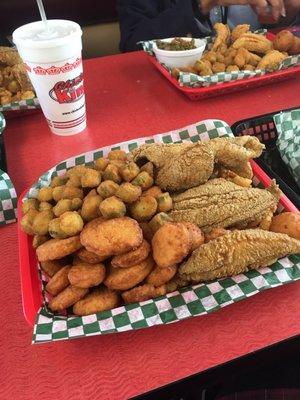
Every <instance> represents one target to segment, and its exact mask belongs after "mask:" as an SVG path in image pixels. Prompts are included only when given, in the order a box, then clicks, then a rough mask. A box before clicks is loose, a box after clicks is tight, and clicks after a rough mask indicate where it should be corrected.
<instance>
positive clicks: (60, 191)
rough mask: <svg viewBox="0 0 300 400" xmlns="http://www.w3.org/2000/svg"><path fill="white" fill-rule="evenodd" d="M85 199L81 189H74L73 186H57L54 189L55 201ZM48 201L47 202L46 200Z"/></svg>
mask: <svg viewBox="0 0 300 400" xmlns="http://www.w3.org/2000/svg"><path fill="white" fill-rule="evenodd" d="M75 198H79V199H82V198H83V191H82V189H79V188H78V187H73V186H70V187H68V186H66V185H64V186H57V187H55V188H53V199H54V200H55V201H59V200H61V199H75ZM45 201H46V200H45Z"/></svg>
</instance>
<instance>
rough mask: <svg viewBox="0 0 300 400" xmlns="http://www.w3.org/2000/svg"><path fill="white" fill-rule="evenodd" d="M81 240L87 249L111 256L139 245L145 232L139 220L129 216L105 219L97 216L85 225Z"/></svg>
mask: <svg viewBox="0 0 300 400" xmlns="http://www.w3.org/2000/svg"><path fill="white" fill-rule="evenodd" d="M80 240H81V244H82V245H83V246H84V247H85V248H86V249H87V250H89V251H91V252H93V253H95V254H98V255H100V256H107V257H110V256H113V255H118V254H123V253H126V252H128V251H130V250H133V249H136V248H137V247H139V246H140V245H141V243H142V241H143V233H142V230H141V228H140V227H139V224H138V223H137V221H135V220H134V219H132V218H129V217H121V218H113V219H109V220H105V221H103V219H100V220H99V219H98V218H96V219H94V220H93V221H91V222H89V223H88V224H86V225H85V227H84V228H83V230H82V232H81V234H80Z"/></svg>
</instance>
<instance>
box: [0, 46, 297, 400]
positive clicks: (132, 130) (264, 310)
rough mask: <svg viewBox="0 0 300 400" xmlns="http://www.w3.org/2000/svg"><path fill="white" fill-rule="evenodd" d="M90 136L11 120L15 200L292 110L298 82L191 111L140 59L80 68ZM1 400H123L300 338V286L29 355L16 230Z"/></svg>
mask: <svg viewBox="0 0 300 400" xmlns="http://www.w3.org/2000/svg"><path fill="white" fill-rule="evenodd" d="M84 76H85V87H86V97H87V115H88V129H87V130H86V131H85V132H84V133H81V134H79V135H75V136H71V137H59V136H56V135H53V134H51V133H50V131H49V130H48V128H47V125H46V123H45V120H44V118H43V116H42V114H41V113H37V114H32V115H28V116H24V117H19V118H15V119H10V120H8V124H7V128H6V131H5V143H6V150H7V161H8V169H9V175H10V177H11V179H12V181H13V182H14V184H15V186H16V189H17V192H18V193H20V192H21V191H22V190H24V189H25V188H26V187H28V186H29V185H30V184H32V182H33V181H34V180H35V179H36V178H37V177H38V176H39V175H41V173H42V172H43V171H45V170H47V169H49V168H50V167H51V166H53V165H54V164H56V163H58V162H59V161H61V160H63V159H65V158H67V157H70V156H73V155H76V154H78V153H81V152H85V151H88V150H92V149H94V148H97V147H100V146H104V145H108V144H112V143H117V142H120V141H124V140H128V139H133V138H136V137H141V136H145V135H151V134H154V133H159V132H165V131H168V130H171V129H176V128H180V127H183V126H185V125H188V124H191V123H194V122H197V121H200V120H202V119H207V118H218V119H223V120H225V121H226V122H228V123H229V124H232V123H233V122H235V121H237V120H240V119H243V118H247V117H250V116H255V115H259V114H263V113H267V112H272V111H275V110H279V109H284V108H288V107H293V106H296V105H297V101H299V97H298V98H297V95H296V93H299V90H300V78H299V77H297V78H295V79H291V80H288V81H285V82H281V83H278V84H276V83H275V84H272V85H269V86H265V87H261V88H257V89H255V90H250V91H244V92H240V93H234V94H232V95H226V96H221V97H217V98H211V99H207V100H203V101H199V102H191V101H190V100H188V99H187V98H185V97H184V96H183V95H182V94H181V93H179V92H177V91H176V90H175V89H174V88H173V87H172V86H171V85H170V84H169V83H168V82H167V81H165V79H164V78H163V77H162V76H161V75H160V73H159V72H158V71H156V70H155V69H154V67H153V66H152V65H151V64H150V63H149V62H148V60H147V58H146V55H144V54H143V53H140V52H139V53H138V52H137V53H129V54H123V55H117V56H110V57H104V58H98V59H94V60H89V61H87V62H85V64H84ZM0 240H1V252H0V253H1V254H0V256H1V262H0V267H1V271H0V272H1V275H0V277H1V278H0V304H1V306H0V314H1V321H2V324H1V325H2V326H1V330H0V335H1V340H0V365H1V374H0V383H1V391H0V399H5V400H6V399H14V400H32V399H38V398H43V399H44V400H47V399H49V400H50V399H53V398H58V399H60V400H63V399H70V398H73V399H76V400H78V399H85V400H86V399H93V400H94V399H105V400H106V399H126V398H128V397H130V396H134V395H137V394H141V393H143V392H146V391H148V390H151V389H154V388H157V387H159V386H162V385H165V384H168V383H171V382H173V381H175V380H178V379H180V378H184V377H187V376H189V375H191V374H195V373H198V372H200V371H203V370H205V369H207V368H210V367H213V366H216V365H219V364H222V363H224V362H227V361H230V360H233V359H234V358H236V357H239V356H243V355H245V354H248V353H251V352H253V351H255V350H258V349H261V348H264V347H266V346H269V345H271V344H274V343H276V342H279V341H282V340H284V339H287V338H289V337H291V336H294V335H297V334H299V332H300V307H299V303H300V282H298V283H297V282H296V283H293V284H289V285H286V286H284V287H278V288H276V289H273V290H269V291H265V292H264V293H261V294H259V295H257V296H254V297H252V298H250V299H248V300H245V301H241V302H239V303H237V304H234V305H231V306H229V307H226V308H224V309H222V310H220V311H217V312H215V313H213V314H211V315H208V316H202V317H197V318H192V319H189V320H186V321H183V322H179V323H176V324H171V325H165V326H159V327H153V328H151V329H144V330H139V331H132V332H124V333H120V334H111V335H106V336H95V337H90V338H84V339H80V340H69V341H63V342H54V343H50V344H43V345H35V346H32V345H31V344H30V343H31V335H32V330H31V328H30V327H29V326H28V325H27V323H26V322H25V319H24V317H23V314H22V304H21V292H20V278H19V266H18V253H17V230H16V224H11V225H8V226H6V227H2V228H0Z"/></svg>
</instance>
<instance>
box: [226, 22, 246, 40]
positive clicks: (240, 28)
mask: <svg viewBox="0 0 300 400" xmlns="http://www.w3.org/2000/svg"><path fill="white" fill-rule="evenodd" d="M249 29H250V25H248V24H239V25H237V26H236V27H235V28H233V29H232V31H231V36H230V41H231V43H234V42H235V41H236V40H237V39H238V38H239V37H240V36H242V35H243V34H244V33H247V32H249Z"/></svg>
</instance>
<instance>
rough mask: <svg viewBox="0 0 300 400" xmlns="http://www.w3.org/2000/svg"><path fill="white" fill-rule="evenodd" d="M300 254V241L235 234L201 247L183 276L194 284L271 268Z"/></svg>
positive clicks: (183, 267)
mask: <svg viewBox="0 0 300 400" xmlns="http://www.w3.org/2000/svg"><path fill="white" fill-rule="evenodd" d="M299 252H300V241H298V240H296V239H293V238H291V237H289V236H288V235H285V234H281V233H274V232H268V231H265V230H261V229H249V230H243V231H233V232H230V233H228V234H226V235H223V236H221V237H218V238H217V239H215V240H211V241H210V242H208V243H206V244H204V245H203V246H200V247H199V248H198V249H197V250H195V251H194V252H193V254H192V255H191V256H190V258H189V259H188V260H187V261H186V262H185V263H184V264H182V265H181V266H180V267H179V276H181V277H182V278H183V279H185V280H188V281H190V282H193V283H198V282H203V281H210V280H213V279H216V278H222V277H225V276H232V275H237V274H240V273H242V272H246V271H248V270H250V269H253V268H258V267H261V266H268V265H271V264H273V263H274V262H275V261H277V259H278V258H280V257H284V256H286V255H289V254H294V253H299Z"/></svg>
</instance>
